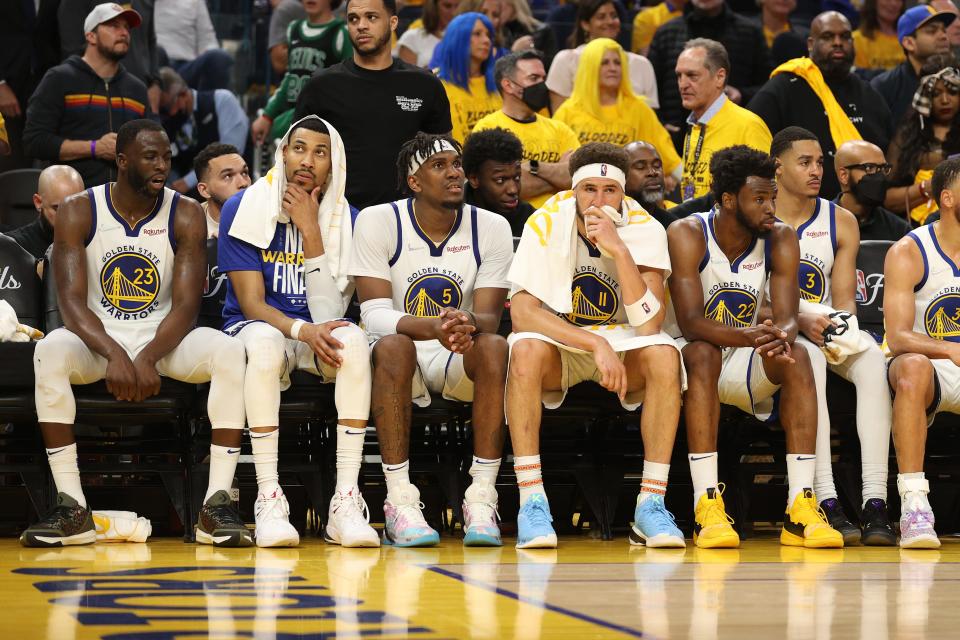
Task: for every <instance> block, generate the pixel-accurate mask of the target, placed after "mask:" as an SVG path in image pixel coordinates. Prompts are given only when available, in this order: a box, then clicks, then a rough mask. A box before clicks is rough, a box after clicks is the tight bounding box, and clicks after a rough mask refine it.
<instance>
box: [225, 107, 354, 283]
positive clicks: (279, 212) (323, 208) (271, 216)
mask: <svg viewBox="0 0 960 640" xmlns="http://www.w3.org/2000/svg"><path fill="white" fill-rule="evenodd" d="M310 119H316V120H319V121H320V122H322V123H323V124H324V125H326V127H327V131H328V132H329V133H330V179H329V181H328V182H327V188H326V191H325V192H324V194H323V199H322V200H321V201H320V211H319V218H320V235H321V237H322V238H323V251H324V255H325V256H326V258H327V265H328V266H329V267H330V273H331V274H332V275H333V277H334V279H335V280H336V281H337V286H338V287H339V289H340V291H341V292H343V291H345V290H346V288H347V286H348V285H349V278H348V277H347V264H348V262H349V259H350V255H349V254H350V243H351V241H352V238H353V234H352V229H351V218H350V205H349V203H348V202H347V199H346V196H345V195H344V191H345V189H346V184H347V154H346V152H345V151H344V148H343V141H342V140H341V139H340V134H339V133H338V132H337V130H336V129H334V127H333V125H331V124H330V123H329V122H327V121H326V120H324V119H322V118H320V117H318V116H315V115H310V116H306V117H304V118H301V119H300V120H298V121H297V122H295V123H293V124H292V125H291V126H290V128H289V129H288V130H287V133H286V134H284V136H283V138H282V139H281V140H280V142H279V143H278V144H277V151H276V153H275V154H274V164H273V168H272V169H270V171H268V172H267V175H265V176H263V177H262V178H260V179H259V180H257V181H256V182H254V183H253V184H252V185H251V186H249V187H247V190H246V192H245V193H244V194H243V199H242V200H241V201H240V207H239V208H238V209H237V215H236V216H235V217H234V219H233V224H231V225H230V230H229V234H230V235H231V236H232V237H234V238H237V239H238V240H243V241H244V242H248V243H250V244H252V245H253V246H255V247H258V248H260V249H266V248H267V247H268V246H270V242H271V241H272V240H273V236H274V234H275V233H276V230H277V223H278V222H281V223H287V222H289V221H290V217H289V216H288V215H287V214H286V213H285V212H284V211H283V194H284V193H285V192H286V189H287V176H286V172H285V171H284V166H283V147H284V146H285V145H286V144H287V143H288V142H289V140H290V132H291V131H293V130H294V129H296V128H297V127H298V126H299V125H300V123H301V122H303V121H304V120H310Z"/></svg>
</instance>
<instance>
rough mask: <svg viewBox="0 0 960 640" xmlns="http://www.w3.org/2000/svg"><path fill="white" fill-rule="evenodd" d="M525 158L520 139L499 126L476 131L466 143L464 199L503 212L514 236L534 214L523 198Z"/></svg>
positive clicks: (518, 233) (516, 236)
mask: <svg viewBox="0 0 960 640" xmlns="http://www.w3.org/2000/svg"><path fill="white" fill-rule="evenodd" d="M522 161H523V144H522V143H521V142H520V139H519V138H517V136H515V135H513V134H512V133H510V132H509V131H507V130H506V129H501V128H499V127H497V128H496V129H487V130H485V131H477V132H476V133H474V134H473V135H471V136H470V137H469V138H467V143H466V144H465V145H463V173H464V175H465V176H466V178H467V187H466V189H465V190H464V192H463V199H464V202H467V203H468V204H472V205H476V206H478V207H480V208H482V209H486V210H487V211H493V212H494V213H499V214H500V215H502V216H503V217H504V218H506V219H507V220H508V221H509V222H510V229H511V231H512V232H513V237H515V238H519V237H520V235H521V234H522V233H523V225H524V224H526V222H527V218H529V217H530V214H532V213H533V207H532V206H530V204H529V203H527V202H524V201H523V200H521V199H520V175H521V173H522V172H523V171H522V169H521V166H520V165H521V162H522Z"/></svg>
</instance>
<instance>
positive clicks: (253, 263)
mask: <svg viewBox="0 0 960 640" xmlns="http://www.w3.org/2000/svg"><path fill="white" fill-rule="evenodd" d="M244 193H245V191H241V192H240V193H238V194H236V195H234V196H232V197H231V198H230V199H229V200H227V202H226V203H225V204H224V205H223V209H222V210H221V212H220V228H221V229H222V232H221V233H220V234H219V238H218V240H217V254H218V255H217V262H218V267H219V269H220V272H221V273H228V272H230V271H259V272H260V273H262V274H263V289H264V298H265V302H266V303H267V304H268V305H270V306H271V307H273V308H274V309H277V310H279V311H280V312H282V313H283V314H284V315H286V316H287V317H289V318H293V319H295V320H297V319H299V320H304V321H306V322H310V321H311V320H310V310H309V309H308V308H307V286H306V281H305V280H304V278H303V239H302V237H301V235H300V230H299V229H297V226H296V225H295V224H293V223H292V222H288V223H279V222H278V223H277V229H276V231H275V232H274V234H273V240H271V241H270V245H269V246H268V247H267V248H266V249H260V248H259V247H255V246H253V245H252V244H250V243H248V242H244V241H243V240H238V239H237V238H234V237H232V236H231V235H230V234H229V233H228V230H229V229H230V225H232V224H233V219H234V217H235V216H236V215H237V209H239V207H240V200H241V199H242V198H243V194H244ZM350 213H351V216H352V217H353V218H355V217H356V214H357V212H356V209H354V208H353V207H351V208H350ZM245 320H247V318H246V317H245V316H244V315H243V311H242V310H241V309H240V303H239V302H238V301H237V295H236V292H235V291H234V290H233V285H232V284H231V283H230V279H229V278H228V279H227V296H226V300H225V301H224V305H223V330H224V331H227V330H228V329H230V327H232V326H233V325H235V324H237V323H238V322H243V321H245Z"/></svg>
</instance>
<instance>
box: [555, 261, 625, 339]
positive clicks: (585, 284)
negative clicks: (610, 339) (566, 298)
mask: <svg viewBox="0 0 960 640" xmlns="http://www.w3.org/2000/svg"><path fill="white" fill-rule="evenodd" d="M571 293H572V296H573V311H572V312H570V313H568V314H565V316H564V317H565V318H566V319H567V320H568V321H569V322H571V323H573V324H575V325H577V326H580V327H590V326H595V325H600V324H606V323H607V322H609V321H610V319H611V318H613V316H614V315H616V313H617V308H618V307H619V306H620V297H619V296H618V295H617V291H616V289H614V288H613V287H612V286H611V285H610V284H609V283H607V282H604V281H603V280H601V279H600V278H599V277H598V275H597V274H596V273H593V272H592V271H585V272H582V273H580V274H579V275H577V276H574V278H573V283H572V285H571Z"/></svg>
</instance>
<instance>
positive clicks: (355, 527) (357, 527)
mask: <svg viewBox="0 0 960 640" xmlns="http://www.w3.org/2000/svg"><path fill="white" fill-rule="evenodd" d="M323 537H324V539H325V540H326V541H327V542H332V543H334V544H339V545H341V546H344V547H379V546H380V536H379V535H377V532H376V531H374V529H373V527H371V526H370V511H369V509H367V502H366V501H365V500H364V499H363V496H362V495H360V489H359V487H351V488H350V490H349V491H347V493H341V492H340V491H337V492H336V493H334V494H333V498H332V499H331V500H330V511H329V515H328V516H327V526H326V527H325V529H324V536H323Z"/></svg>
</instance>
